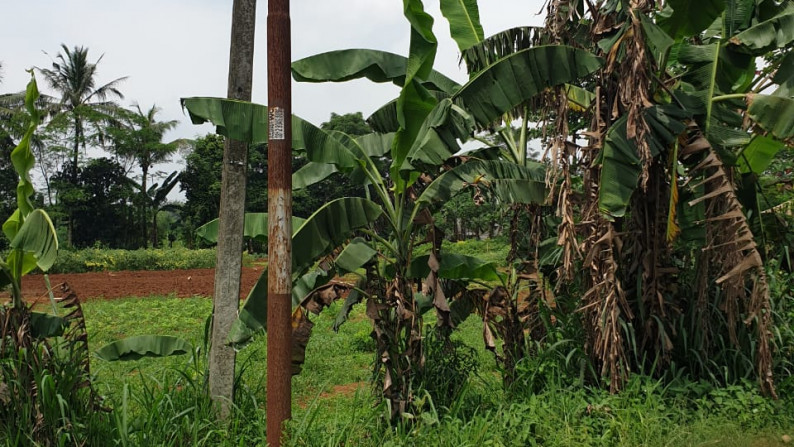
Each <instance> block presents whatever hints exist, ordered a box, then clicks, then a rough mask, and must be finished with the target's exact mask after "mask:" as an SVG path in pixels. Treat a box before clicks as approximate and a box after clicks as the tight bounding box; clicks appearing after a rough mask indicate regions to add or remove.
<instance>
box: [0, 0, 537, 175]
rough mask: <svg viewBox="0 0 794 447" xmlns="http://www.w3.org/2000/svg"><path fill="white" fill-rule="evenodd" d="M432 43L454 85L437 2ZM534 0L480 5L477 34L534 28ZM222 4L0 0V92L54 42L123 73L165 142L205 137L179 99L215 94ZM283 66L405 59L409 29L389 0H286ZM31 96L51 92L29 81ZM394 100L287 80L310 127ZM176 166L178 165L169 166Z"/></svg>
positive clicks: (344, 86)
mask: <svg viewBox="0 0 794 447" xmlns="http://www.w3.org/2000/svg"><path fill="white" fill-rule="evenodd" d="M424 3H425V8H426V9H427V11H428V12H430V13H431V14H432V15H433V16H434V17H435V18H436V22H435V25H434V27H433V31H434V32H435V34H436V37H437V38H438V40H439V50H438V55H437V57H436V65H435V67H436V69H437V70H439V71H441V72H443V73H444V74H446V75H447V76H449V77H451V78H453V79H455V80H457V81H458V82H464V81H465V79H466V75H465V72H464V71H463V70H462V69H460V68H459V66H458V57H459V54H458V51H457V47H456V46H455V43H454V42H453V41H452V39H451V38H450V37H449V27H448V24H447V22H446V21H445V20H444V19H443V17H442V16H441V14H440V13H439V12H438V2H437V1H434V0H426V1H425V2H424ZM543 3H544V2H543V0H523V1H522V0H480V2H479V7H480V16H481V21H482V24H483V28H484V29H485V35H486V36H488V35H491V34H494V33H497V32H499V31H502V30H504V29H507V28H511V27H515V26H523V25H541V24H542V21H543V14H540V15H538V13H541V12H542V10H543ZM231 11H232V0H133V1H129V0H128V1H121V0H0V16H1V17H3V26H0V42H2V45H1V46H0V62H2V65H3V68H2V70H3V73H2V75H3V81H2V84H0V92H11V91H19V90H23V89H24V87H25V85H26V83H27V81H28V79H29V78H28V76H29V75H28V74H27V73H26V72H25V70H26V69H28V68H31V67H46V68H49V67H50V66H51V63H52V59H53V58H54V57H55V55H56V54H57V53H58V52H59V50H60V45H61V43H64V44H66V45H67V46H68V47H70V48H72V47H74V46H75V45H79V46H86V47H88V49H89V60H90V61H92V62H93V61H95V60H96V59H97V58H98V57H100V56H102V55H104V57H103V59H102V61H101V62H100V64H99V65H98V81H99V83H100V84H104V83H106V82H109V81H111V80H113V79H116V78H119V77H123V76H128V79H127V80H126V81H125V82H124V83H123V84H122V85H121V90H122V92H123V93H124V95H125V98H124V100H122V101H121V104H122V105H125V106H129V105H131V104H132V103H138V104H140V105H141V108H143V109H148V108H149V107H151V105H152V104H156V105H157V106H158V107H160V108H161V109H162V112H161V113H160V115H159V118H160V119H161V120H171V119H177V120H179V121H180V125H179V126H178V127H177V128H176V129H175V130H174V131H172V132H171V133H169V134H168V135H166V139H167V140H171V139H176V138H182V137H187V138H193V137H195V136H197V135H204V134H206V133H207V132H211V131H212V130H213V129H212V127H211V126H208V125H204V126H194V125H192V124H190V120H189V119H188V118H187V116H186V115H185V114H183V112H182V110H181V108H180V106H179V98H181V97H188V96H225V94H226V79H227V70H228V61H229V36H230V28H231ZM290 14H291V19H292V57H293V60H296V59H300V58H302V57H306V56H310V55H312V54H316V53H321V52H324V51H330V50H338V49H345V48H373V49H379V50H385V51H390V52H394V53H398V54H403V55H405V54H407V51H408V41H409V25H408V22H407V21H406V20H405V19H404V17H403V15H402V2H401V1H399V0H293V1H292V2H291V12H290ZM266 18H267V2H266V1H262V0H260V1H259V2H258V5H257V21H256V34H257V41H256V52H255V59H254V85H253V101H254V102H258V103H261V104H267V76H266V71H267V68H266V54H267V52H266V43H267V42H266V39H265V35H266ZM38 78H39V86H40V89H41V90H42V91H43V92H45V93H51V92H50V91H49V88H48V86H46V85H45V83H44V82H43V80H42V79H41V77H40V76H39V77H38ZM397 94H398V89H397V87H394V86H392V85H391V84H373V83H370V82H369V81H366V80H365V81H351V82H347V83H341V84H305V83H295V82H293V93H292V101H293V113H295V114H296V115H298V116H301V117H302V118H304V119H308V120H309V121H311V122H313V123H315V124H318V125H319V124H320V123H322V122H324V121H327V120H328V118H329V116H330V114H331V112H335V113H340V114H341V113H348V112H358V111H360V112H363V113H364V116H365V117H366V116H368V115H369V114H370V113H372V112H373V111H374V110H376V109H377V108H378V107H380V106H381V105H383V104H384V103H386V102H387V101H389V100H391V99H393V98H395V97H396V96H397ZM175 161H177V162H178V160H175Z"/></svg>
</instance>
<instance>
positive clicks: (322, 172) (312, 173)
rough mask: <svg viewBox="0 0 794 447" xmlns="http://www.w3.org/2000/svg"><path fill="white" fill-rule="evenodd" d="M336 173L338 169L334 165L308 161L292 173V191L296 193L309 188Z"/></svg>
mask: <svg viewBox="0 0 794 447" xmlns="http://www.w3.org/2000/svg"><path fill="white" fill-rule="evenodd" d="M336 172H339V169H337V167H336V166H335V165H332V164H326V163H314V162H311V161H310V162H308V163H306V164H305V165H303V166H301V168H300V169H298V170H297V171H295V172H293V173H292V189H293V190H295V191H297V190H300V189H303V188H306V187H309V186H311V185H313V184H315V183H319V182H321V181H323V180H325V179H326V178H328V176H330V175H331V174H334V173H336Z"/></svg>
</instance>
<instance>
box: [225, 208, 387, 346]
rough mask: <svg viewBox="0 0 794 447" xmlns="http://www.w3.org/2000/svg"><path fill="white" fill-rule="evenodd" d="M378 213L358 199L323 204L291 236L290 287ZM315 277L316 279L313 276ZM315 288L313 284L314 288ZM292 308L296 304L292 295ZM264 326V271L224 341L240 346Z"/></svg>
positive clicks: (378, 211)
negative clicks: (291, 283)
mask: <svg viewBox="0 0 794 447" xmlns="http://www.w3.org/2000/svg"><path fill="white" fill-rule="evenodd" d="M381 213H382V210H381V208H380V206H378V205H377V204H376V203H374V202H372V201H370V200H367V199H363V198H360V197H345V198H341V199H337V200H334V201H332V202H329V203H327V204H325V205H324V206H323V207H322V208H320V209H319V210H317V211H316V212H315V213H314V214H312V215H311V216H310V217H309V218H308V219H306V221H305V222H304V223H303V225H301V226H300V228H298V229H297V230H296V231H295V233H293V235H292V272H293V278H294V279H293V284H294V283H295V281H298V280H300V279H301V278H302V277H303V276H304V275H305V274H306V272H307V271H308V270H309V269H310V268H311V266H312V265H313V264H314V263H315V261H316V260H317V259H319V258H320V257H322V256H325V255H328V254H329V253H331V251H333V250H334V249H336V248H337V247H339V246H340V245H342V244H343V243H344V242H345V241H346V240H347V239H348V238H349V237H350V235H351V234H352V233H353V232H354V231H355V230H357V229H359V228H362V227H365V226H367V225H370V224H371V223H372V222H374V221H375V220H376V219H377V218H378V217H380V215H381ZM316 278H319V276H318V277H315V279H316ZM315 287H316V285H315ZM292 301H293V303H292V304H293V307H294V306H297V305H298V304H299V303H300V299H296V297H295V296H294V295H293V299H292ZM266 327H267V270H265V271H263V272H262V276H261V277H260V278H259V280H258V281H257V282H256V284H255V285H254V287H253V288H252V289H251V291H250V292H249V293H248V298H247V299H246V301H245V305H244V306H243V308H242V309H240V313H239V316H238V318H237V321H235V322H234V324H233V325H232V328H231V330H230V332H229V339H228V341H229V342H230V343H232V344H240V343H244V342H245V341H247V340H249V339H250V338H251V337H252V336H253V335H254V334H255V333H256V332H258V331H262V330H265V329H266Z"/></svg>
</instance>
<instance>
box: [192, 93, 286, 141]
mask: <svg viewBox="0 0 794 447" xmlns="http://www.w3.org/2000/svg"><path fill="white" fill-rule="evenodd" d="M181 101H182V107H183V108H185V109H187V111H188V114H189V115H190V120H191V121H192V122H193V124H204V123H206V122H210V123H212V124H213V125H215V129H216V133H218V134H219V135H223V136H225V137H227V138H231V139H234V140H238V141H243V142H246V143H252V144H258V143H267V106H263V105H261V104H254V103H251V102H246V101H237V100H234V99H227V98H207V97H194V98H182V100H181ZM296 118H297V117H295V116H293V118H292V125H293V128H294V127H295V125H296Z"/></svg>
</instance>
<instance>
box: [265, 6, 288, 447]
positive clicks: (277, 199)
mask: <svg viewBox="0 0 794 447" xmlns="http://www.w3.org/2000/svg"><path fill="white" fill-rule="evenodd" d="M290 62H291V55H290V17H289V0H269V1H268V7H267V100H268V144H267V163H268V166H267V173H268V174H267V175H268V179H267V212H268V247H267V264H268V269H267V274H268V276H267V280H268V283H267V414H266V416H267V443H268V445H270V446H271V447H280V446H281V433H282V430H283V428H284V422H285V421H286V420H287V419H289V418H290V417H291V413H292V372H291V370H290V362H291V357H292V356H291V350H292V349H291V348H292V325H291V322H290V316H291V314H292V297H291V295H292V223H291V220H292V119H291V117H292V91H291V85H290V82H291V78H290Z"/></svg>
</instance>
